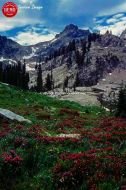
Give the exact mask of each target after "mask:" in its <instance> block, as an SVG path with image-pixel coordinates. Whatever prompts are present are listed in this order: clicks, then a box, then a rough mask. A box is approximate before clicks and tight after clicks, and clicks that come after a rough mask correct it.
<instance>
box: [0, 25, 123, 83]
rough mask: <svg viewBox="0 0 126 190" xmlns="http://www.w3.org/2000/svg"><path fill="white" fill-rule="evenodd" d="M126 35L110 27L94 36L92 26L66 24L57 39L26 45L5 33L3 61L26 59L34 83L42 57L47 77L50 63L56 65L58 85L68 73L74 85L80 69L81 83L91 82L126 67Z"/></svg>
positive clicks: (0, 49)
mask: <svg viewBox="0 0 126 190" xmlns="http://www.w3.org/2000/svg"><path fill="white" fill-rule="evenodd" d="M125 36H126V31H124V32H123V33H122V35H121V36H120V37H118V36H115V35H112V33H111V32H108V31H107V32H106V34H104V35H100V34H97V35H96V36H93V38H94V39H93V38H92V33H91V32H90V31H89V30H82V29H79V28H78V27H77V26H75V25H73V24H70V25H68V26H66V27H65V29H64V30H63V32H61V33H60V34H57V35H56V37H55V38H54V39H53V40H51V41H48V42H40V43H38V44H36V45H32V46H22V45H20V44H18V43H17V42H14V41H13V40H10V39H7V38H6V37H2V36H1V37H0V61H2V62H8V61H9V63H13V62H15V61H17V60H21V59H22V60H23V59H25V60H26V63H27V69H28V70H30V73H31V81H32V84H34V81H35V78H36V71H35V70H34V66H35V64H36V62H40V61H41V63H42V69H43V77H44V78H45V77H46V76H47V74H48V73H49V72H50V65H51V67H52V68H53V75H54V76H53V77H54V81H55V83H56V86H60V85H61V86H62V84H63V81H64V79H65V77H66V76H68V77H69V81H70V84H71V85H73V83H74V81H75V77H76V75H77V73H78V75H79V79H80V85H82V86H85V85H87V86H91V85H95V84H97V83H98V82H99V81H100V80H101V79H103V78H105V77H106V76H107V74H108V73H112V72H113V71H114V70H115V69H119V70H121V69H122V70H125V69H126V61H125V60H126V55H125V52H126V41H125ZM73 41H74V44H73V45H74V46H75V47H74V48H73V49H70V47H69V44H70V43H71V42H73ZM85 49H86V50H85ZM77 59H78V60H77Z"/></svg>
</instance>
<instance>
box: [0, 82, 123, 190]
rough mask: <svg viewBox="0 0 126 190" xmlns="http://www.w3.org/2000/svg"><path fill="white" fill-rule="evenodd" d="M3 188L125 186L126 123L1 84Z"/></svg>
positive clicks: (0, 185)
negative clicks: (14, 117) (7, 113)
mask: <svg viewBox="0 0 126 190" xmlns="http://www.w3.org/2000/svg"><path fill="white" fill-rule="evenodd" d="M0 108H4V109H9V110H11V111H13V112H14V113H16V114H19V115H22V116H24V117H25V118H26V119H29V120H31V122H32V123H31V124H26V123H18V122H16V121H10V120H6V119H5V118H2V117H0V189H1V190H17V189H18V190H46V189H48V190H53V189H54V190H59V189H61V190H63V189H65V190H70V189H71V190H76V189H78V190H79V189H80V190H82V189H83V190H92V189H93V190H97V189H98V190H106V189H107V190H109V189H111V190H112V189H113V190H117V189H120V188H121V187H124V186H125V185H126V181H125V179H126V164H125V155H126V149H125V133H126V121H125V120H123V119H120V118H114V117H113V116H110V115H108V113H106V112H105V111H104V110H103V109H101V108H99V107H95V106H93V107H92V106H86V107H82V106H80V105H79V104H77V103H74V102H69V101H60V100H57V99H54V98H50V97H48V96H44V95H41V94H37V93H32V92H28V91H23V90H20V89H18V88H16V87H12V86H9V85H5V84H2V83H0Z"/></svg>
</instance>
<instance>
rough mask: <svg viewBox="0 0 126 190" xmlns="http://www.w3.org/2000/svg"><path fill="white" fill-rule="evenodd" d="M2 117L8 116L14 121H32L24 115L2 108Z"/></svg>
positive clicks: (0, 110)
mask: <svg viewBox="0 0 126 190" xmlns="http://www.w3.org/2000/svg"><path fill="white" fill-rule="evenodd" d="M0 117H3V118H6V119H9V120H12V121H18V122H26V123H29V124H30V123H32V122H31V121H30V120H28V119H25V118H24V117H23V116H20V115H17V114H15V113H14V112H12V111H10V110H7V109H2V108H0Z"/></svg>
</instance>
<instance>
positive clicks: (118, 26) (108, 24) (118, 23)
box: [95, 13, 126, 36]
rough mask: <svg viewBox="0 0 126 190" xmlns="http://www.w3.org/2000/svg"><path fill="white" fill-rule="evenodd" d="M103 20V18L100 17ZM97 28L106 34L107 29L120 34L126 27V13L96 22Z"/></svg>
mask: <svg viewBox="0 0 126 190" xmlns="http://www.w3.org/2000/svg"><path fill="white" fill-rule="evenodd" d="M100 20H101V19H100ZM95 28H96V29H97V30H99V31H100V32H101V34H104V33H105V32H106V31H107V30H111V31H112V33H113V34H114V35H118V36H119V35H120V34H121V33H122V32H123V31H124V30H125V29H126V15H125V14H124V13H121V14H117V15H113V16H111V17H109V18H106V17H105V18H104V22H103V23H102V22H101V23H100V24H99V23H98V22H96V27H95Z"/></svg>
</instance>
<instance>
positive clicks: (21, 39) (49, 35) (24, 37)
mask: <svg viewBox="0 0 126 190" xmlns="http://www.w3.org/2000/svg"><path fill="white" fill-rule="evenodd" d="M38 27H40V26H38ZM38 27H36V26H33V27H27V28H26V29H24V31H21V32H18V33H17V35H16V36H15V37H10V38H11V39H12V40H14V41H16V42H18V43H19V44H21V45H34V44H36V43H39V42H45V41H49V40H52V39H53V38H54V37H55V35H56V33H55V32H53V31H49V30H48V29H47V28H46V27H43V28H41V32H40V31H38ZM39 29H40V28H39Z"/></svg>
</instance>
